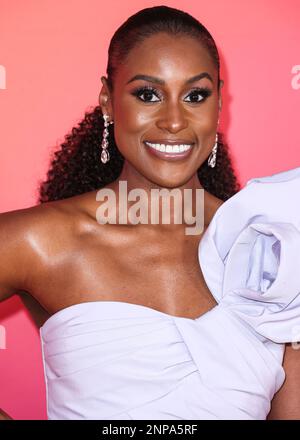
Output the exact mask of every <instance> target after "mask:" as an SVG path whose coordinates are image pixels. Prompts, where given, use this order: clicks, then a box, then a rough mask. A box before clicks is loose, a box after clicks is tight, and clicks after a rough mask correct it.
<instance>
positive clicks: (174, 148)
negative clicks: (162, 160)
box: [145, 142, 192, 153]
mask: <svg viewBox="0 0 300 440" xmlns="http://www.w3.org/2000/svg"><path fill="white" fill-rule="evenodd" d="M145 144H146V145H148V146H149V147H151V148H154V149H155V150H158V151H161V152H163V153H182V152H183V151H187V150H189V149H190V148H191V147H192V146H191V144H181V145H165V144H152V143H151V142H145Z"/></svg>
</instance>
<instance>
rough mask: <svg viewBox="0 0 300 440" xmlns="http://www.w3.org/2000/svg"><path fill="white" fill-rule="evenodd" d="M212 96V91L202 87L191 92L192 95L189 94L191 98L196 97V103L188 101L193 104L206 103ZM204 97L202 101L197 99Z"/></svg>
mask: <svg viewBox="0 0 300 440" xmlns="http://www.w3.org/2000/svg"><path fill="white" fill-rule="evenodd" d="M211 94H212V91H211V90H210V89H208V88H207V87H201V88H195V89H193V90H192V91H191V93H189V95H188V97H189V96H194V97H196V100H195V101H188V102H191V103H198V102H202V101H205V100H206V99H207V98H208V97H209V96H210V95H211ZM199 96H202V99H200V100H199V99H197V97H199Z"/></svg>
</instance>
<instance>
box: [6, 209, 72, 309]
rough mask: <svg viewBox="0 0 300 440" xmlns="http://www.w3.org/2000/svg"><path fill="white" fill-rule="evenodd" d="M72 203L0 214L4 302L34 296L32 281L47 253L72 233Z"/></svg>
mask: <svg viewBox="0 0 300 440" xmlns="http://www.w3.org/2000/svg"><path fill="white" fill-rule="evenodd" d="M71 205H72V203H71V201H68V202H64V201H55V202H48V203H44V204H41V205H36V206H32V207H29V208H23V209H17V210H13V211H8V212H2V213H0V243H1V252H0V301H1V300H4V299H6V298H8V297H10V296H11V295H13V294H14V293H16V292H17V291H28V292H30V286H31V277H32V274H33V271H34V270H36V269H37V262H41V261H42V259H43V255H44V252H45V250H47V249H49V247H51V246H55V244H57V241H58V237H61V236H63V237H64V239H67V236H68V235H69V234H70V231H71V229H72V224H74V220H73V222H72V216H71V209H70V206H71Z"/></svg>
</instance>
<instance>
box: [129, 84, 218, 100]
mask: <svg viewBox="0 0 300 440" xmlns="http://www.w3.org/2000/svg"><path fill="white" fill-rule="evenodd" d="M211 94H212V91H211V90H210V89H209V88H207V87H201V88H200V87H198V88H194V89H193V90H192V91H191V92H190V93H189V95H188V97H191V96H192V97H196V99H195V100H190V101H187V102H189V103H191V104H198V103H200V102H203V101H205V100H206V99H207V98H208V97H209V96H210V95H211ZM132 95H134V96H136V97H137V98H138V99H140V100H141V101H143V102H146V103H150V102H158V101H160V99H159V98H162V96H161V94H160V92H159V91H158V90H156V89H155V88H154V87H151V86H143V87H139V88H137V89H135V90H133V92H132ZM142 96H144V97H143V98H142ZM154 96H155V97H156V98H157V99H154V100H153V99H151V98H153V97H154ZM199 96H200V97H202V98H200V99H198V97H199Z"/></svg>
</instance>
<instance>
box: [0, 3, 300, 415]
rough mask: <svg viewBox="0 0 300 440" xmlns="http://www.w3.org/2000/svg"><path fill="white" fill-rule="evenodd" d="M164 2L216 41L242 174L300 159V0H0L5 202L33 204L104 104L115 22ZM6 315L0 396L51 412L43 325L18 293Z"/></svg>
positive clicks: (20, 408)
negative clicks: (62, 153) (53, 161)
mask: <svg viewBox="0 0 300 440" xmlns="http://www.w3.org/2000/svg"><path fill="white" fill-rule="evenodd" d="M160 4H165V5H168V6H173V7H176V8H179V9H183V10H184V11H186V12H189V13H190V14H192V15H194V16H195V17H196V18H198V19H199V20H200V21H201V22H202V23H203V24H204V25H205V26H206V27H207V28H208V30H209V31H210V32H211V33H212V35H213V37H214V39H215V41H216V44H217V46H218V48H219V51H220V57H221V65H222V67H221V78H222V79H223V80H224V81H225V85H224V88H223V92H222V93H223V110H222V115H221V119H220V128H221V130H222V131H223V132H224V133H225V134H226V138H227V141H228V143H229V145H230V147H231V151H232V155H233V158H234V161H235V162H234V163H235V166H236V169H237V173H238V176H239V177H240V181H241V183H242V185H244V184H245V183H246V181H247V180H248V179H249V178H252V177H257V176H263V175H268V174H273V173H275V172H280V171H283V170H286V169H290V168H294V167H296V166H299V165H300V153H299V149H300V132H299V113H300V53H299V44H300V25H299V23H300V2H299V0H277V1H276V0H264V1H261V0H251V1H250V0H248V1H247V0H245V1H240V0H210V1H209V2H208V1H202V0H194V1H191V0H190V1H188V2H187V1H164V2H156V1H146V0H144V1H141V0H138V1H137V0H129V1H126V2H125V1H123V0H110V1H108V2H102V1H99V0H98V1H97V0H88V1H86V0H64V1H63V2H61V1H59V0H26V1H22V2H20V1H16V0H0V10H1V15H0V65H2V66H3V67H2V68H0V121H1V130H0V149H1V156H0V157H1V161H0V188H1V197H0V211H1V212H5V211H10V210H15V209H21V208H26V207H29V206H32V205H35V204H36V203H37V202H36V201H37V185H38V181H39V180H41V179H43V178H44V177H45V173H46V171H47V168H48V164H49V152H50V150H52V149H53V148H55V145H56V144H58V143H59V142H61V141H62V140H63V137H64V135H65V134H66V132H67V131H68V130H70V129H71V127H72V126H73V125H75V124H76V123H77V122H79V121H80V120H81V118H82V117H83V114H84V111H85V110H87V109H88V107H90V106H94V105H97V103H98V102H97V99H98V94H99V91H100V88H101V81H100V77H101V75H106V73H105V68H106V61H107V49H108V45H109V41H110V38H111V37H112V35H113V33H114V31H115V30H116V28H117V27H118V26H119V25H120V24H121V23H122V22H123V21H125V20H126V19H127V18H128V17H129V16H130V15H132V14H133V13H135V12H137V11H138V10H140V9H143V8H145V7H150V6H155V5H160ZM4 72H6V78H5V75H4ZM297 123H298V124H297ZM57 293H58V294H59V292H57ZM0 322H1V324H2V325H3V326H4V327H5V329H6V337H7V340H6V349H0V407H2V408H3V409H4V410H5V411H7V412H8V413H9V414H11V416H12V417H13V418H15V419H45V418H46V403H45V385H44V381H43V370H42V359H41V349H40V343H39V335H38V331H37V330H36V329H35V327H34V325H33V323H32V322H31V320H30V317H29V315H28V313H27V312H26V310H25V309H24V307H23V306H22V303H21V301H20V300H19V298H18V297H13V298H11V299H9V300H7V301H5V302H4V303H2V304H1V305H0Z"/></svg>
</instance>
